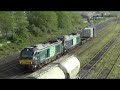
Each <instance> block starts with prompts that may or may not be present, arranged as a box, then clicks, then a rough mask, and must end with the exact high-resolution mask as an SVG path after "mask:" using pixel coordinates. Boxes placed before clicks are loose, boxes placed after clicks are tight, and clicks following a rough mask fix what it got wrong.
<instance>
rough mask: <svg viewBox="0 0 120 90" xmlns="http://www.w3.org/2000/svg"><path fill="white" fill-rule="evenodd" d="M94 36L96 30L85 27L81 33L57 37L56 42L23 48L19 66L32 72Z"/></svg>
mask: <svg viewBox="0 0 120 90" xmlns="http://www.w3.org/2000/svg"><path fill="white" fill-rule="evenodd" d="M95 36H96V28H95V27H87V28H84V29H83V30H82V32H77V33H71V34H70V35H64V36H62V37H58V38H57V39H56V40H51V41H49V42H47V43H41V44H38V45H35V46H31V47H27V48H24V49H23V50H22V51H21V53H20V60H19V64H20V65H21V66H23V67H25V68H28V69H30V70H33V71H34V70H36V69H37V68H39V67H43V66H44V65H45V64H47V63H49V62H51V61H53V60H55V59H56V58H59V57H61V56H62V55H64V54H66V53H67V52H69V51H70V50H72V49H74V48H75V47H77V46H79V45H82V44H83V43H84V42H86V40H88V39H90V38H93V37H95Z"/></svg>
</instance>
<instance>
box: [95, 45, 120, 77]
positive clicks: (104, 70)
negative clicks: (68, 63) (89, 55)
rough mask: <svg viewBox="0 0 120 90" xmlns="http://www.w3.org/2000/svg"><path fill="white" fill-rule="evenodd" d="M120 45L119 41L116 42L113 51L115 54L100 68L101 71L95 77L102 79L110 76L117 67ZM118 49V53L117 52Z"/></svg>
mask: <svg viewBox="0 0 120 90" xmlns="http://www.w3.org/2000/svg"><path fill="white" fill-rule="evenodd" d="M118 45H119V43H118V44H116V46H115V48H114V51H113V52H112V53H113V54H112V55H111V56H110V57H109V59H108V61H107V63H106V65H105V66H104V67H103V68H102V69H101V70H100V72H99V73H98V74H97V76H96V77H95V79H100V78H101V79H106V78H108V76H109V75H110V73H111V71H112V70H113V68H114V67H115V65H116V62H117V61H118V60H119V58H120V51H119V49H120V47H118ZM116 51H117V53H116ZM113 57H114V58H113ZM109 65H110V66H109ZM108 66H109V67H108Z"/></svg>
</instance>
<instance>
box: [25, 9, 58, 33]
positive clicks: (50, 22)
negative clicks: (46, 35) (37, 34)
mask: <svg viewBox="0 0 120 90" xmlns="http://www.w3.org/2000/svg"><path fill="white" fill-rule="evenodd" d="M27 16H28V21H29V23H30V25H32V24H34V25H35V26H36V27H38V28H40V30H42V31H43V32H51V31H55V30H57V15H56V13H55V12H54V11H33V12H27Z"/></svg>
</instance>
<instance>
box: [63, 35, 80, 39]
mask: <svg viewBox="0 0 120 90" xmlns="http://www.w3.org/2000/svg"><path fill="white" fill-rule="evenodd" d="M79 35H80V34H76V35H65V36H64V39H66V40H68V39H71V38H73V37H77V36H79Z"/></svg>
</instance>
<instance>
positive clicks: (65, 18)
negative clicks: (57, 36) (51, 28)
mask: <svg viewBox="0 0 120 90" xmlns="http://www.w3.org/2000/svg"><path fill="white" fill-rule="evenodd" d="M56 13H57V16H58V28H60V29H70V28H71V27H72V18H71V16H70V12H66V11H60V12H56Z"/></svg>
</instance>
